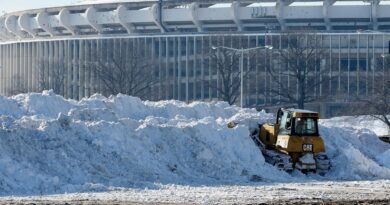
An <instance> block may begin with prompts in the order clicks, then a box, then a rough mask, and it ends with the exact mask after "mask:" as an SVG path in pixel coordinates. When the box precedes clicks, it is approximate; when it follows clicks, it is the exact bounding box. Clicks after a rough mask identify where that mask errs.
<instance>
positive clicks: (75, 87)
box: [72, 40, 79, 100]
mask: <svg viewBox="0 0 390 205" xmlns="http://www.w3.org/2000/svg"><path fill="white" fill-rule="evenodd" d="M78 53H79V40H74V41H73V60H72V62H73V66H72V72H73V76H72V87H73V91H72V98H73V99H76V100H77V99H78V97H79V90H78V59H79V54H78Z"/></svg>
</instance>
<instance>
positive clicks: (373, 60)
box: [371, 35, 376, 95]
mask: <svg viewBox="0 0 390 205" xmlns="http://www.w3.org/2000/svg"><path fill="white" fill-rule="evenodd" d="M375 69H376V60H375V35H372V59H371V70H372V90H371V91H372V93H371V94H372V95H374V94H375Z"/></svg>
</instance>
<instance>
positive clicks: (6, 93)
mask: <svg viewBox="0 0 390 205" xmlns="http://www.w3.org/2000/svg"><path fill="white" fill-rule="evenodd" d="M9 46H10V44H6V45H4V65H5V80H4V81H5V85H4V91H5V95H9V93H8V83H9V70H10V67H9V63H8V62H9V58H10V55H9V54H10V51H9Z"/></svg>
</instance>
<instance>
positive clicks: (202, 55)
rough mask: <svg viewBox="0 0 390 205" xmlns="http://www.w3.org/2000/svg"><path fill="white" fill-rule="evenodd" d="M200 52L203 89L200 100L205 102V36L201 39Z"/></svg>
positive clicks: (201, 89)
mask: <svg viewBox="0 0 390 205" xmlns="http://www.w3.org/2000/svg"><path fill="white" fill-rule="evenodd" d="M200 52H201V63H200V69H201V71H200V75H201V80H200V83H201V87H200V98H201V100H202V101H203V100H204V89H205V86H204V81H205V75H204V66H205V65H204V64H205V61H204V36H202V39H201V48H200Z"/></svg>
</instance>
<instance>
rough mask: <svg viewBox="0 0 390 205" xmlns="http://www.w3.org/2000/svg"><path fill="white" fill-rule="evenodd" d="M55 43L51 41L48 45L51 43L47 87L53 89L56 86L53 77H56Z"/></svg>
mask: <svg viewBox="0 0 390 205" xmlns="http://www.w3.org/2000/svg"><path fill="white" fill-rule="evenodd" d="M54 44H55V41H49V42H48V45H49V53H48V57H49V64H48V68H47V71H48V78H49V79H48V82H49V84H48V87H47V88H46V89H53V88H54V81H53V77H54V69H55V68H54V49H55V48H54Z"/></svg>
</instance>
